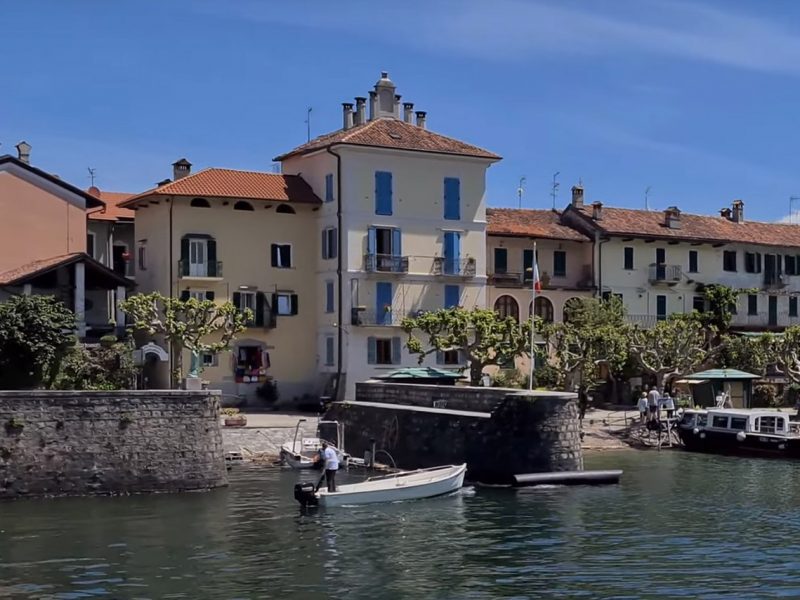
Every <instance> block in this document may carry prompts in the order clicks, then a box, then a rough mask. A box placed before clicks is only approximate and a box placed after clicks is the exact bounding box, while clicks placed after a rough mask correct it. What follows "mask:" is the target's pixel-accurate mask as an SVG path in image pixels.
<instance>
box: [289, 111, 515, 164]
mask: <svg viewBox="0 0 800 600" xmlns="http://www.w3.org/2000/svg"><path fill="white" fill-rule="evenodd" d="M333 144H346V145H350V146H373V147H378V148H392V149H395V150H415V151H419V152H433V153H437V154H455V155H459V156H474V157H477V158H488V159H490V160H500V156H498V155H497V154H494V153H493V152H489V151H488V150H484V149H483V148H479V147H478V146H473V145H471V144H467V143H466V142H462V141H459V140H456V139H453V138H450V137H447V136H444V135H441V134H438V133H434V132H433V131H429V130H428V129H423V128H422V127H417V126H416V125H414V124H413V123H406V122H405V121H401V120H399V119H393V118H380V119H375V120H374V121H368V122H367V123H364V124H362V125H356V126H355V127H352V128H350V129H340V130H338V131H334V132H333V133H328V134H326V135H322V136H320V137H318V138H316V139H313V140H311V141H310V142H308V143H306V144H303V145H302V146H298V147H297V148H295V149H294V150H291V151H289V152H287V153H286V154H282V155H280V156H278V157H276V158H275V159H274V160H284V159H286V158H289V157H290V156H296V155H299V154H308V153H309V152H314V151H316V150H322V149H323V148H326V147H328V146H331V145H333Z"/></svg>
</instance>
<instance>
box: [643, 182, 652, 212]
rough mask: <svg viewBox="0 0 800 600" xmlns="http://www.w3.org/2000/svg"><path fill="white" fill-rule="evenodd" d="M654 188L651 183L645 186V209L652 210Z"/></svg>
mask: <svg viewBox="0 0 800 600" xmlns="http://www.w3.org/2000/svg"><path fill="white" fill-rule="evenodd" d="M651 189H653V188H651V187H650V186H649V185H648V186H647V187H646V188H644V209H645V210H650V190H651Z"/></svg>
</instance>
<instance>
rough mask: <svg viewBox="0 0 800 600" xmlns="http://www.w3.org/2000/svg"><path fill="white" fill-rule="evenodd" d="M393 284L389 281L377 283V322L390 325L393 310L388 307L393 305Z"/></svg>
mask: <svg viewBox="0 0 800 600" xmlns="http://www.w3.org/2000/svg"><path fill="white" fill-rule="evenodd" d="M392 295H393V294H392V284H391V283H389V282H388V281H378V282H376V283H375V322H376V323H378V324H379V325H390V324H391V322H392V312H391V311H390V310H389V311H387V310H386V307H387V306H388V307H390V308H391V306H392Z"/></svg>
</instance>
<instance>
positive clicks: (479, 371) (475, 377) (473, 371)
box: [469, 361, 483, 386]
mask: <svg viewBox="0 0 800 600" xmlns="http://www.w3.org/2000/svg"><path fill="white" fill-rule="evenodd" d="M481 377H483V365H482V364H481V363H479V362H475V361H472V362H470V363H469V384H470V385H473V386H479V385H480V384H481Z"/></svg>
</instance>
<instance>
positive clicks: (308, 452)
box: [279, 419, 350, 469]
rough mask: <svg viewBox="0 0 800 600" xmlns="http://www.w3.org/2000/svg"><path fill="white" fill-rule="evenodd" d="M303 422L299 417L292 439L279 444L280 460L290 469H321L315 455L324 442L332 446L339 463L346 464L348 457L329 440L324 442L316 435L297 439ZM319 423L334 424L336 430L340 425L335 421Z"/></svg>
mask: <svg viewBox="0 0 800 600" xmlns="http://www.w3.org/2000/svg"><path fill="white" fill-rule="evenodd" d="M304 422H305V419H300V420H299V421H298V422H297V426H296V427H295V429H294V439H293V440H292V441H291V442H290V443H287V444H284V445H283V446H281V450H280V453H279V458H280V460H281V462H282V463H284V464H285V465H288V466H289V467H291V468H292V469H321V468H322V462H320V461H319V460H317V457H318V456H319V450H320V448H321V447H322V444H323V443H326V444H328V446H330V447H331V448H333V450H334V451H335V452H336V456H338V457H339V465H341V466H346V465H347V463H348V461H349V458H350V457H349V456H348V455H347V454H346V453H344V452H342V451H341V450H339V449H338V448H337V447H336V446H334V445H333V444H331V443H330V442H326V441H325V440H323V439H321V438H318V437H306V438H301V439H300V440H298V439H297V436H298V434H299V433H300V424H301V423H304ZM320 424H334V425H336V426H337V430H339V428H340V427H341V426H340V425H339V423H337V422H336V421H320ZM339 437H340V439H341V437H342V434H341V433H339Z"/></svg>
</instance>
